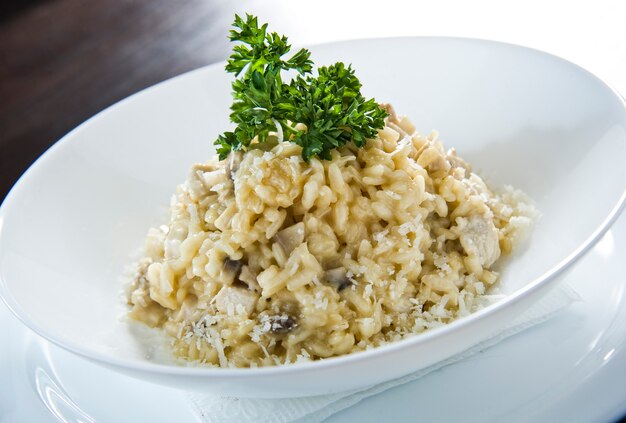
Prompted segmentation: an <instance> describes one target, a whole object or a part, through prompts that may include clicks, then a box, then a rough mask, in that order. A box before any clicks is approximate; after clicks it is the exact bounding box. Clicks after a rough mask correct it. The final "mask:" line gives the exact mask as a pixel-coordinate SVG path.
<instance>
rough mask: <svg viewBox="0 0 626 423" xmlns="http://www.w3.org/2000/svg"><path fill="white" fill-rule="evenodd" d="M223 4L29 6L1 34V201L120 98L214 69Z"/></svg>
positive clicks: (164, 0)
mask: <svg viewBox="0 0 626 423" xmlns="http://www.w3.org/2000/svg"><path fill="white" fill-rule="evenodd" d="M233 10H234V9H233V8H232V7H230V2H210V1H202V0H197V1H185V2H173V1H170V0H150V1H141V2H140V1H114V0H105V1H97V2H92V1H84V0H62V1H50V2H39V3H38V2H32V3H31V4H30V5H28V7H27V8H24V9H22V10H17V11H15V10H13V11H12V12H13V13H12V14H11V15H10V16H8V17H5V19H4V20H3V22H2V24H1V26H0V99H1V101H0V175H1V178H0V201H1V200H2V199H4V197H5V195H6V193H7V192H8V190H9V189H10V188H11V186H12V185H13V184H14V183H15V181H16V180H17V179H18V178H19V177H20V175H21V174H22V173H23V172H24V171H25V170H26V169H27V168H28V166H29V165H30V164H31V163H32V162H33V161H34V160H35V159H37V157H39V156H40V155H41V154H42V153H43V152H44V151H45V150H46V149H47V148H48V147H50V146H51V145H52V144H53V143H54V142H55V141H57V140H58V139H59V138H61V137H62V136H63V135H64V134H66V133H67V132H68V131H70V130H71V129H72V128H74V127H76V126H77V125H79V124H80V123H81V122H83V121H84V120H86V119H88V118H89V117H90V116H92V115H94V114H95V113H97V112H99V111H100V110H102V109H104V108H105V107H107V106H109V105H111V104H113V103H115V102H116V101H118V100H121V99H122V98H124V97H126V96H128V95H130V94H132V93H134V92H136V91H139V90H141V89H143V88H146V87H148V86H150V85H153V84H155V83H157V82H159V81H162V80H164V79H167V78H170V77H172V76H174V75H177V74H180V73H182V72H185V71H188V70H191V69H194V68H197V67H200V66H203V65H206V64H208V63H213V62H216V61H219V60H223V59H224V58H225V57H226V56H227V55H228V51H229V49H230V47H229V46H228V40H227V39H226V37H225V34H226V33H227V31H228V26H229V25H230V22H231V20H232V18H231V16H232V14H233Z"/></svg>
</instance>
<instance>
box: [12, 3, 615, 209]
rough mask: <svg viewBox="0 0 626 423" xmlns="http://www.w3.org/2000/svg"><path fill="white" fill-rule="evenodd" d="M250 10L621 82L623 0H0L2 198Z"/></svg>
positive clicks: (290, 21)
mask: <svg viewBox="0 0 626 423" xmlns="http://www.w3.org/2000/svg"><path fill="white" fill-rule="evenodd" d="M245 12H250V13H254V14H257V15H259V16H260V18H261V19H262V20H264V21H269V22H271V27H272V29H273V30H276V31H278V32H280V33H286V34H288V35H289V36H290V40H291V41H292V43H293V44H296V45H302V44H314V43H320V42H329V41H334V40H340V39H351V38H363V37H380V36H405V35H443V36H466V37H474V38H483V39H493V40H499V41H505V42H511V43H515V44H521V45H525V46H529V47H534V48H538V49H541V50H544V51H547V52H550V53H553V54H557V55H559V56H561V57H564V58H566V59H568V60H570V61H573V62H574V63H577V64H579V65H581V66H583V67H585V68H587V69H588V70H590V71H591V72H593V73H595V74H596V75H598V76H599V77H601V78H602V79H604V80H605V81H606V82H607V83H609V84H610V85H612V86H613V87H614V88H616V89H617V90H618V91H619V92H621V93H626V47H625V46H626V25H624V18H626V2H624V1H622V0H604V1H594V2H567V1H551V2H545V1H543V0H542V1H539V0H528V1H524V2H499V1H492V0H476V1H472V2H462V1H454V0H441V1H438V2H432V1H428V2H426V1H411V2H409V1H399V0H386V1H385V2H374V1H365V0H361V1H356V0H348V1H346V0H344V1H341V2H338V1H336V0H316V1H315V2H312V1H311V2H305V1H300V2H298V1H293V0H291V1H289V0H239V1H237V2H233V1H227V0H189V1H185V2H173V1H170V0H101V1H98V2H93V1H84V0H56V1H52V0H48V1H41V0H40V1H36V0H27V1H22V2H12V3H9V2H7V3H3V5H2V6H0V99H1V101H0V201H1V200H3V199H4V197H5V196H6V194H7V192H8V191H9V189H10V188H11V186H12V185H13V184H14V183H15V182H16V181H17V179H18V178H19V177H20V175H21V174H22V173H23V172H24V171H25V170H26V169H27V168H28V166H29V165H30V164H31V163H32V162H33V161H34V160H35V159H37V157H39V156H40V155H41V154H42V153H43V152H44V151H45V150H46V149H47V148H48V147H50V146H51V145H52V144H53V143H54V142H56V141H57V140H58V139H59V138H61V137H62V136H63V135H64V134H66V133H67V132H68V131H70V130H71V129H72V128H74V127H76V126H77V125H78V124H80V123H81V122H83V121H84V120H86V119H88V118H89V117H90V116H92V115H94V114H95V113H97V112H99V111H101V110H102V109H104V108H106V107H108V106H110V105H111V104H114V103H115V102H117V101H119V100H121V99H123V98H124V97H127V96H128V95H130V94H132V93H135V92H137V91H139V90H141V89H143V88H146V87H148V86H150V85H153V84H155V83H157V82H159V81H162V80H165V79H167V78H170V77H172V76H175V75H178V74H180V73H183V72H185V71H188V70H192V69H195V68H198V67H200V66H203V65H206V64H210V63H214V62H218V61H221V60H224V59H225V58H226V57H227V56H228V54H229V50H230V46H229V42H228V40H227V38H226V36H227V32H228V29H229V26H230V23H231V21H232V17H233V14H234V13H245ZM418 118H419V117H415V119H418Z"/></svg>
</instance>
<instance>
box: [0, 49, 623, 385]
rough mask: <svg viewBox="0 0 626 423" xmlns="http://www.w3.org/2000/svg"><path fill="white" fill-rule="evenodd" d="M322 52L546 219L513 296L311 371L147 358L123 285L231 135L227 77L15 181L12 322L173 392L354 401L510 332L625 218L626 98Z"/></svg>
mask: <svg viewBox="0 0 626 423" xmlns="http://www.w3.org/2000/svg"><path fill="white" fill-rule="evenodd" d="M312 51H313V58H314V60H315V61H316V63H317V64H329V63H331V62H334V61H338V60H340V61H344V62H347V63H352V64H353V65H354V67H355V68H356V70H357V75H358V76H359V77H360V78H361V80H362V81H363V82H364V87H365V88H364V89H365V92H366V95H368V96H375V97H376V99H377V100H378V101H381V102H390V103H392V104H394V106H395V107H396V110H397V111H398V112H400V113H401V114H406V115H408V116H409V117H410V118H411V119H412V120H413V121H414V122H415V123H416V125H417V127H418V128H419V130H420V131H421V132H422V133H428V132H429V131H430V130H431V129H433V128H435V129H438V130H439V131H440V134H441V137H442V139H443V140H444V141H445V143H446V146H448V147H452V146H454V147H456V148H457V150H458V151H459V153H460V155H461V156H462V157H464V158H466V159H467V160H468V161H469V162H470V163H472V164H473V165H474V168H475V169H477V170H479V172H480V173H481V174H482V175H483V176H485V177H486V178H487V179H488V180H489V181H490V182H491V183H492V184H494V185H503V184H511V185H513V186H515V187H517V188H520V189H522V190H524V191H525V192H526V193H527V194H529V195H530V196H531V197H532V198H533V199H534V200H535V201H536V205H537V208H538V209H539V210H540V211H541V213H542V218H541V219H540V220H539V222H538V223H537V225H536V227H535V229H534V233H533V235H532V239H531V241H530V243H529V246H528V248H527V249H525V250H524V251H522V252H519V253H518V254H516V255H515V256H514V257H513V258H512V260H511V261H510V262H509V263H508V264H507V266H506V268H505V269H504V272H503V275H502V282H501V289H502V291H503V292H504V293H506V294H507V297H506V298H505V299H504V300H502V301H500V302H498V303H497V304H494V305H493V306H490V307H488V308H486V309H484V310H481V311H480V312H478V313H476V314H474V315H472V316H469V317H467V318H464V319H461V320H459V321H456V322H454V323H452V324H450V325H448V326H446V327H443V328H440V329H436V330H432V331H430V332H427V333H424V334H421V335H419V336H416V337H414V338H412V339H408V340H405V341H402V342H398V343H395V344H392V345H388V346H385V347H381V348H377V349H374V350H370V351H367V352H362V353H358V354H353V355H349V356H345V357H340V358H333V359H328V360H324V361H319V362H314V363H306V364H299V365H290V366H284V367H275V368H261V369H208V368H193V367H176V366H167V365H160V364H156V363H154V362H151V361H149V360H147V359H146V358H145V350H144V349H143V346H142V345H141V344H140V343H139V342H138V341H137V340H136V338H135V337H133V335H132V334H131V333H130V331H129V329H128V325H127V324H126V322H124V321H123V320H122V319H120V316H121V315H123V312H124V309H123V304H122V301H121V299H120V292H121V290H122V275H123V273H124V269H125V267H126V266H128V265H129V264H130V261H131V258H130V257H131V255H132V253H133V252H135V251H136V250H137V249H138V248H139V247H140V246H141V245H142V243H143V239H144V236H145V234H146V231H147V229H148V228H149V227H150V226H154V225H158V224H159V223H161V219H163V218H164V216H163V208H164V206H166V205H167V204H168V200H169V197H170V195H171V194H172V193H173V192H174V188H175V186H176V185H177V184H178V183H180V182H182V181H183V180H184V179H185V176H186V174H187V171H188V169H189V167H190V165H191V164H192V163H194V162H199V161H204V160H206V159H207V158H208V157H209V156H211V155H212V154H213V152H214V149H213V146H212V141H213V140H214V139H215V138H216V136H217V135H218V134H219V133H220V132H222V131H224V130H225V129H226V128H227V127H228V126H229V123H228V112H229V110H228V106H229V104H230V84H229V77H228V76H227V75H226V73H225V72H224V71H223V65H221V64H220V65H216V66H209V67H206V68H202V69H199V70H197V71H194V72H190V73H187V74H185V75H182V76H179V77H177V78H174V79H171V80H169V81H166V82H164V83H161V84H159V85H157V86H155V87H152V88H150V89H147V90H145V91H142V92H141V93H139V94H137V95H134V96H132V97H130V98H128V99H126V100H124V101H122V102H120V103H118V104H116V105H114V106H112V107H110V108H109V109H107V110H105V111H103V112H102V113H100V114H98V115H97V116H95V117H93V118H92V119H90V120H88V121H87V122H85V123H84V124H82V125H81V126H79V127H78V128H77V129H75V130H74V131H72V132H71V133H70V134H68V135H67V136H65V137H64V138H63V139H62V140H61V141H59V142H58V143H56V144H55V145H54V146H53V147H52V148H50V150H48V151H47V152H46V153H45V154H44V155H43V156H42V157H41V158H40V159H39V160H38V161H37V162H36V163H35V164H34V165H33V166H31V168H30V169H29V170H28V171H27V172H26V173H25V174H24V176H23V177H22V178H21V179H20V180H19V182H18V183H17V184H16V185H15V187H14V188H13V190H12V191H11V192H10V194H9V195H8V196H7V198H6V200H5V201H4V203H3V204H2V207H1V209H0V295H1V296H2V298H3V299H4V301H5V302H6V304H7V305H8V306H9V308H10V309H11V310H12V311H13V312H14V313H15V315H16V316H17V317H19V318H20V319H21V320H22V322H24V324H25V325H27V326H28V327H30V328H31V329H32V330H34V331H35V332H37V333H38V334H40V335H41V336H43V337H45V338H47V339H48V340H50V341H51V342H54V343H55V344H58V345H60V346H62V347H64V348H66V349H68V350H69V351H72V352H74V353H76V354H78V355H80V356H83V357H86V358H88V359H90V360H92V361H94V362H97V363H99V364H102V365H105V366H108V367H110V368H111V369H114V370H116V371H120V372H123V373H126V374H128V375H131V376H135V377H139V378H143V379H147V380H151V381H154V382H157V383H162V384H165V385H170V386H177V387H181V388H186V389H196V390H206V391H213V392H220V393H223V394H228V395H236V396H256V397H281V396H284V397H289V396H302V395H312V394H323V393H330V392H336V391H341V390H347V389H352V388H357V387H363V386H366V385H370V384H374V383H377V382H382V381H385V380H389V379H391V378H395V377H398V376H401V375H404V374H407V373H409V372H412V371H415V370H418V369H420V368H423V367H426V366H428V365H430V364H432V363H434V362H437V361H439V360H442V359H444V358H447V357H449V356H451V355H453V354H455V353H458V352H460V351H462V350H464V349H466V348H468V347H469V346H471V345H473V344H475V343H477V342H479V341H481V340H483V339H485V338H486V337H488V336H489V335H490V334H491V333H493V332H494V331H496V330H498V329H499V328H501V327H503V326H504V325H506V324H508V323H510V321H511V320H512V319H513V318H515V317H516V316H517V315H519V314H520V313H521V312H522V311H524V310H525V309H526V308H528V307H529V306H531V305H532V304H533V303H534V302H535V301H537V300H538V299H539V298H540V297H541V296H542V295H544V294H545V293H546V292H548V291H549V290H550V289H551V288H552V287H553V286H554V285H555V284H556V283H558V281H559V280H560V279H561V278H562V277H563V275H564V274H565V272H566V271H567V270H568V269H569V268H570V267H571V265H572V264H573V263H574V262H576V260H577V259H579V258H580V257H581V256H582V255H583V254H584V253H585V252H587V251H588V250H589V248H590V247H591V246H592V245H593V244H594V243H595V242H596V241H597V240H598V239H599V237H600V236H601V235H602V234H603V233H604V232H605V231H606V230H607V229H608V227H609V226H610V225H611V223H612V222H613V220H614V219H615V217H616V216H617V214H618V213H619V211H620V209H621V207H622V205H623V204H624V198H625V196H626V165H625V164H624V162H625V158H626V108H625V106H624V102H623V100H622V99H621V98H620V97H619V95H618V94H617V93H615V92H614V91H613V90H612V89H611V88H609V87H608V86H607V85H605V84H604V83H603V82H602V81H600V80H599V79H598V78H596V77H594V76H593V75H591V74H590V73H588V72H586V71H585V70H583V69H581V68H579V67H577V66H576V65H573V64H572V63H569V62H567V61H564V60H562V59H559V58H557V57H554V56H551V55H549V54H546V53H542V52H540V51H536V50H531V49H527V48H523V47H518V46H513V45H508V44H503V43H496V42H489V41H479V40H469V39H456V38H399V39H376V40H361V41H349V42H341V43H334V44H327V45H321V46H317V47H314V48H313V49H312ZM591 282H592V281H590V283H591ZM594 283H597V282H594ZM598 289H602V288H601V287H598Z"/></svg>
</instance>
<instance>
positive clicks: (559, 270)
mask: <svg viewBox="0 0 626 423" xmlns="http://www.w3.org/2000/svg"><path fill="white" fill-rule="evenodd" d="M378 41H383V42H394V41H415V42H429V41H433V42H441V41H443V42H452V43H469V44H475V45H487V46H490V45H491V46H500V47H505V48H507V49H513V50H518V51H521V52H527V53H531V54H534V55H538V56H542V57H544V58H548V59H550V60H552V61H555V62H557V63H560V64H563V65H566V66H569V67H572V68H573V69H574V70H576V71H577V72H581V73H583V74H585V76H587V77H590V78H592V79H595V80H596V82H599V83H600V85H603V86H604V87H605V88H608V90H609V91H610V93H611V94H612V95H613V96H614V97H615V98H616V99H617V100H618V101H619V102H620V103H621V105H622V110H623V112H624V114H625V116H626V100H625V99H624V97H622V96H621V95H620V93H619V92H618V91H617V90H616V89H615V88H614V87H612V86H611V85H610V84H608V83H607V82H606V81H604V80H603V79H601V78H600V77H598V76H597V75H595V74H593V73H591V72H590V71H588V70H586V69H585V68H583V67H582V66H580V65H577V64H576V63H573V62H571V61H569V60H567V59H564V58H562V57H559V56H557V55H555V54H552V53H548V52H545V51H543V50H539V49H537V48H532V47H528V46H524V45H520V44H514V43H508V42H503V41H496V40H489V39H482V38H472V37H456V36H398V37H371V38H355V39H345V40H339V41H330V42H324V43H317V44H310V45H308V44H307V45H306V47H307V48H310V49H312V50H313V49H315V48H318V47H330V46H334V45H346V44H351V43H357V44H360V43H368V42H378ZM224 64H225V61H221V62H217V63H212V64H209V65H206V66H202V67H200V68H197V69H193V70H191V71H188V72H184V73H182V74H180V75H176V76H174V77H172V78H169V79H166V80H164V81H161V82H159V83H157V84H154V85H152V86H150V87H147V88H145V89H143V90H140V91H138V92H136V93H133V94H131V95H130V96H128V97H125V98H124V99H122V100H120V101H117V102H115V103H113V104H112V105H110V106H108V107H106V108H105V109H103V110H101V111H100V112H98V113H96V114H95V115H93V116H91V117H90V118H89V119H87V120H85V121H84V122H82V123H81V124H80V125H78V126H77V127H75V128H74V129H72V130H71V131H70V132H68V133H67V134H66V135H64V136H63V137H61V138H60V139H59V140H58V141H56V142H55V143H54V144H53V145H51V146H50V147H49V148H48V149H47V150H46V151H45V152H44V153H43V154H42V155H41V156H39V157H38V158H37V159H36V160H35V161H34V162H33V163H32V164H31V165H30V166H29V167H28V168H27V169H26V171H25V172H24V173H23V174H22V176H21V177H20V178H19V179H18V180H17V182H16V183H15V184H14V185H13V187H12V188H11V189H10V191H9V192H8V193H7V195H6V197H5V199H4V200H3V202H2V204H1V205H0V238H1V237H2V235H3V231H2V229H3V222H4V215H5V214H7V213H8V210H10V207H11V201H12V198H13V197H14V196H16V195H18V194H17V193H19V192H20V191H22V190H24V189H27V188H28V181H29V179H30V178H31V177H33V174H34V173H35V172H36V171H37V169H38V167H39V165H40V163H41V162H43V161H45V160H47V159H48V157H49V156H50V155H51V154H53V153H54V151H56V150H57V149H59V148H62V147H63V146H64V145H65V144H67V143H69V142H74V141H72V140H73V139H74V138H75V137H76V136H77V135H78V134H80V132H82V131H83V130H84V129H85V128H86V127H88V126H89V125H90V124H91V122H92V121H94V120H97V119H101V118H103V116H106V114H107V113H109V112H110V111H111V110H112V109H115V108H118V107H119V106H121V105H122V104H125V103H126V102H130V101H133V100H134V98H135V97H136V96H140V95H144V94H145V93H147V92H151V91H152V90H156V89H158V88H159V87H160V86H161V85H163V84H169V83H172V82H174V81H176V80H178V79H180V78H189V77H190V76H191V75H194V74H200V73H204V72H212V71H213V69H215V68H223V66H224ZM624 208H626V184H625V187H624V189H623V191H622V193H621V195H620V196H619V198H618V199H617V201H616V202H615V203H614V204H613V206H612V208H611V210H610V211H609V213H608V214H607V215H606V217H605V218H604V220H603V221H602V222H601V223H600V224H599V225H598V226H597V227H596V229H595V230H594V231H592V233H591V234H590V235H589V236H588V237H587V238H586V239H585V240H584V241H583V242H582V243H581V244H580V245H579V246H578V247H576V248H575V249H574V250H573V251H572V252H571V253H570V254H569V255H567V256H566V257H565V258H564V259H563V260H561V261H560V262H559V263H558V264H556V265H555V266H553V267H552V268H550V269H548V270H547V271H545V272H544V273H542V274H541V275H540V276H539V277H537V278H535V279H534V280H532V281H530V282H529V283H528V284H526V285H525V286H524V287H523V288H520V289H518V290H517V291H515V292H514V293H513V294H511V295H508V296H506V297H505V298H502V299H501V300H498V301H497V302H495V303H493V304H491V305H489V306H487V307H485V308H484V309H481V310H479V311H476V312H474V313H472V314H470V315H468V316H464V317H462V318H459V319H457V320H455V321H453V322H451V323H449V324H446V325H444V326H441V327H438V328H433V329H430V330H427V331H425V332H422V333H419V334H416V335H417V336H411V337H408V338H406V339H402V340H400V341H396V342H392V343H389V344H385V345H382V346H379V347H376V348H372V349H370V350H366V351H359V352H354V353H350V354H346V355H342V356H337V357H330V358H327V359H321V360H316V361H310V362H301V363H292V364H288V365H280V366H266V367H256V368H220V367H205V366H193V365H189V366H184V365H183V366H177V365H174V364H161V363H156V362H150V361H145V362H144V361H136V360H132V359H123V358H118V357H115V356H112V355H109V354H106V353H103V352H100V351H94V350H91V349H89V348H86V347H84V346H82V345H81V344H80V343H77V342H74V341H72V340H68V339H65V338H63V337H62V336H56V335H55V334H50V333H48V332H47V331H46V330H45V329H44V328H43V327H42V326H41V325H40V324H38V323H36V322H34V321H33V320H32V319H30V316H29V315H28V313H25V312H24V310H23V309H22V308H21V306H20V305H19V303H18V302H17V301H16V300H15V299H14V298H13V296H12V295H11V293H10V290H9V289H8V286H7V283H6V282H5V278H4V277H3V271H2V268H0V298H1V299H2V301H3V302H4V304H6V306H7V307H8V309H9V310H10V311H11V313H13V315H14V316H15V317H16V318H17V319H18V320H19V321H20V322H21V323H22V324H24V325H25V326H26V327H28V328H29V329H31V330H32V331H34V332H35V333H36V334H38V335H39V336H41V337H42V338H44V339H45V340H47V341H49V342H51V343H52V344H54V345H57V346H59V347H61V348H63V349H65V350H67V351H70V352H72V353H74V354H76V355H79V356H81V357H84V358H86V359H88V360H92V361H96V362H99V363H101V364H104V365H108V366H113V367H117V368H121V369H125V370H129V371H140V372H145V373H154V374H160V375H167V376H184V377H193V378H207V379H210V378H211V377H215V378H224V377H228V378H231V379H232V378H234V379H243V378H251V377H262V376H278V375H283V374H290V373H307V372H313V371H320V370H322V369H333V368H337V367H341V366H343V365H345V364H349V363H352V364H354V363H357V362H363V361H366V360H371V359H373V358H378V357H380V356H381V355H387V354H392V353H394V352H397V351H399V350H404V349H409V348H413V347H416V346H417V345H418V344H420V343H427V342H429V341H430V340H432V339H433V338H434V339H437V338H444V337H446V336H449V335H450V334H451V333H452V334H453V333H455V332H457V331H458V330H461V329H462V328H464V327H467V326H471V325H473V324H474V322H475V321H476V320H481V319H483V317H486V316H492V315H495V314H499V313H500V312H501V311H502V310H503V309H506V308H508V307H510V306H512V305H514V304H516V303H519V302H520V301H522V299H523V298H524V297H526V296H527V295H528V294H530V293H531V292H534V291H537V290H539V289H540V288H541V287H543V286H545V285H547V284H548V283H549V282H551V281H553V280H554V279H556V278H557V277H558V276H559V275H561V274H563V273H564V272H566V271H567V270H569V268H570V267H571V266H572V265H573V264H574V263H575V262H576V261H577V260H578V259H579V258H581V257H582V256H583V255H584V254H586V253H587V252H588V251H589V250H590V249H591V248H592V247H593V246H594V245H595V244H596V243H597V242H598V241H599V240H600V239H601V238H602V236H603V235H604V234H605V233H606V232H607V231H608V230H609V229H610V227H611V226H612V225H613V223H614V222H615V221H616V220H617V218H618V216H619V215H620V213H621V212H622V211H623V209H624Z"/></svg>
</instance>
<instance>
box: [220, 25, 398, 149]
mask: <svg viewBox="0 0 626 423" xmlns="http://www.w3.org/2000/svg"><path fill="white" fill-rule="evenodd" d="M233 27H234V28H235V29H233V30H231V31H230V40H231V41H238V42H240V44H237V45H236V46H235V47H233V53H232V54H231V56H230V58H229V60H228V63H227V64H226V70H227V71H228V72H231V73H234V74H235V75H236V76H237V77H238V78H237V79H236V80H235V81H234V82H233V85H232V87H233V98H234V101H233V104H232V106H231V111H232V113H231V114H230V119H231V121H232V122H233V123H235V124H236V125H237V126H236V128H235V129H234V131H232V132H225V133H224V134H222V135H220V136H219V137H218V139H217V140H216V141H215V144H216V145H217V146H218V153H219V155H220V159H224V158H226V157H227V156H228V155H229V153H230V152H231V151H239V150H244V151H245V150H246V149H247V148H248V147H249V146H250V143H251V142H252V140H253V139H254V138H255V137H256V139H257V141H258V142H259V143H263V142H265V141H266V140H267V137H268V135H269V134H270V132H274V133H281V132H282V134H283V137H284V139H285V140H289V141H291V142H294V143H296V144H298V145H300V146H302V157H303V158H304V160H306V161H309V159H310V158H311V157H313V156H318V157H320V158H322V159H330V158H331V151H332V150H333V149H334V148H337V147H341V146H343V145H346V144H347V143H349V142H353V143H354V144H355V145H357V146H358V147H362V146H363V145H365V141H366V139H367V138H372V137H374V136H375V135H376V132H377V130H378V129H380V128H382V127H383V126H384V119H385V117H387V112H386V111H385V110H383V109H381V108H380V107H379V106H378V104H377V103H376V101H375V100H374V99H369V100H367V99H365V97H363V95H362V94H361V82H360V81H359V79H358V78H357V77H356V75H355V74H354V70H353V69H352V68H351V67H350V66H346V65H344V64H343V63H341V62H338V63H335V64H334V65H331V66H327V67H326V66H323V67H320V68H318V70H317V71H318V76H317V77H313V76H312V74H311V73H312V69H313V62H312V61H311V59H310V56H311V53H310V52H309V50H307V49H301V50H299V51H298V52H296V53H295V54H294V55H292V56H291V57H290V58H289V59H284V58H283V56H285V55H286V54H287V53H289V51H290V50H291V45H290V44H288V40H287V37H285V36H281V35H278V34H277V33H275V32H272V33H268V32H267V24H263V25H262V26H259V24H258V19H257V17H256V16H252V15H246V19H245V21H244V20H243V19H242V18H241V17H239V16H237V15H235V22H234V23H233ZM288 71H293V72H295V73H296V75H297V76H296V77H295V78H293V79H291V81H290V82H289V83H285V82H283V78H282V76H283V75H282V73H283V72H288ZM297 123H302V124H304V125H306V129H304V130H302V129H299V128H301V126H298V129H296V124H297Z"/></svg>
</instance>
